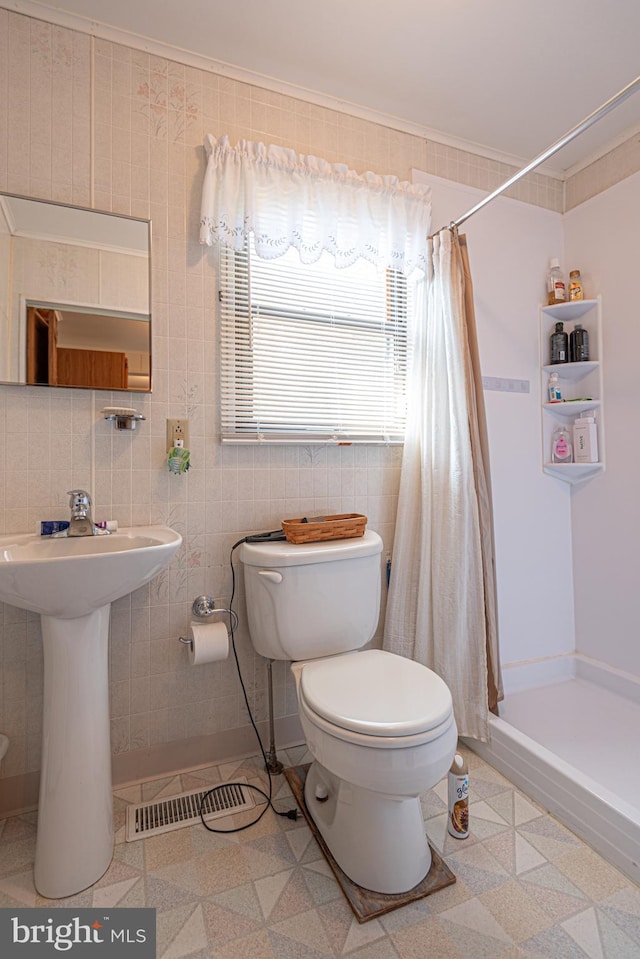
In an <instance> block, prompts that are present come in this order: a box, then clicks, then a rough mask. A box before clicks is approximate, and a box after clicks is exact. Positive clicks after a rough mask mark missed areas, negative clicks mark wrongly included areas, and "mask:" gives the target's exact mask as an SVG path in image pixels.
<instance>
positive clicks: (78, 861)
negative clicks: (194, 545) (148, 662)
mask: <svg viewBox="0 0 640 959" xmlns="http://www.w3.org/2000/svg"><path fill="white" fill-rule="evenodd" d="M181 542H182V537H181V536H180V534H179V533H176V532H175V531H174V530H172V529H169V528H168V527H166V526H138V527H132V528H130V529H123V530H119V531H118V532H117V533H112V534H111V535H110V536H78V537H65V538H60V539H53V538H51V537H41V536H36V535H32V534H23V535H18V536H0V601H2V602H5V603H10V604H11V605H13V606H19V607H22V608H23V609H28V610H31V611H32V612H35V613H40V616H41V620H42V642H43V648H44V708H43V737H42V764H41V772H40V801H39V806H38V836H37V842H36V860H35V869H34V881H35V886H36V889H37V890H38V892H39V893H40V895H42V896H45V897H46V898H48V899H61V898H64V897H67V896H71V895H74V894H75V893H77V892H80V891H81V890H82V889H86V888H87V886H90V885H92V884H93V883H94V882H96V881H97V880H98V879H99V878H100V877H101V876H102V875H103V873H104V872H105V871H106V870H107V868H108V866H109V863H110V862H111V857H112V855H113V816H112V799H111V745H110V737H109V674H108V641H109V612H110V604H111V602H112V601H113V600H114V599H118V598H119V597H121V596H125V595H126V594H127V593H130V592H132V591H133V590H135V589H138V587H139V586H143V585H144V584H145V583H148V582H149V581H150V580H151V579H153V577H154V576H156V575H157V574H158V573H159V572H160V571H161V570H162V569H164V567H165V566H166V565H167V564H168V563H169V562H170V560H171V558H172V557H173V556H174V554H175V553H176V552H177V550H178V549H179V547H180V544H181Z"/></svg>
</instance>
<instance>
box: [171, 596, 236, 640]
mask: <svg viewBox="0 0 640 959" xmlns="http://www.w3.org/2000/svg"><path fill="white" fill-rule="evenodd" d="M191 613H192V615H193V616H198V617H200V619H207V618H208V617H209V616H213V614H214V613H227V615H228V616H230V617H231V631H232V633H233V632H235V630H236V629H237V628H238V614H237V613H236V611H235V610H234V609H225V608H224V607H222V606H216V601H215V599H214V598H213V596H196V598H195V599H194V601H193V603H192V605H191ZM178 639H179V640H180V642H181V643H184V645H185V646H191V645H192V641H191V640H190V639H185V637H184V636H179V637H178Z"/></svg>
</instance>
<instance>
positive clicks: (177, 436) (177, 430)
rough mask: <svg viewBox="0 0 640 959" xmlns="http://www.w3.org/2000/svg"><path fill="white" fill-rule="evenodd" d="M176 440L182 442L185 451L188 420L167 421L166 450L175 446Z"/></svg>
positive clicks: (187, 437)
mask: <svg viewBox="0 0 640 959" xmlns="http://www.w3.org/2000/svg"><path fill="white" fill-rule="evenodd" d="M176 440H182V445H183V446H184V448H185V449H186V450H188V449H189V448H190V447H189V420H167V449H168V450H170V449H172V448H173V447H174V446H175V445H176Z"/></svg>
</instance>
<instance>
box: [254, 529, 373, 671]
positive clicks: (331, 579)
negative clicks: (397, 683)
mask: <svg viewBox="0 0 640 959" xmlns="http://www.w3.org/2000/svg"><path fill="white" fill-rule="evenodd" d="M381 552H382V540H381V539H380V537H379V536H378V534H377V533H375V532H373V530H366V531H365V533H364V536H361V537H357V538H354V539H340V540H331V541H328V542H321V543H305V544H303V545H297V544H293V543H243V544H242V546H241V547H240V559H241V561H242V563H243V564H244V582H245V591H246V598H247V615H248V618H249V632H250V634H251V641H252V643H253V646H254V648H255V649H256V651H257V652H258V653H260V654H261V655H262V656H265V657H267V659H290V660H300V659H318V658H320V657H321V656H331V655H333V654H335V653H342V652H347V651H349V650H354V649H359V648H360V647H361V646H364V645H365V643H368V642H369V640H370V639H371V638H372V637H373V635H374V633H375V631H376V626H377V625H378V617H379V615H380V575H381V570H380V553H381Z"/></svg>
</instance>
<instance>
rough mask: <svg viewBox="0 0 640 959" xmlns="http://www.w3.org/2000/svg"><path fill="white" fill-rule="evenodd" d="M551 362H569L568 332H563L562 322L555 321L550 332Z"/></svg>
mask: <svg viewBox="0 0 640 959" xmlns="http://www.w3.org/2000/svg"><path fill="white" fill-rule="evenodd" d="M550 346H551V357H550V362H551V363H568V362H569V334H568V333H565V330H564V323H556V328H555V330H554V331H553V333H552V334H551V340H550Z"/></svg>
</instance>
